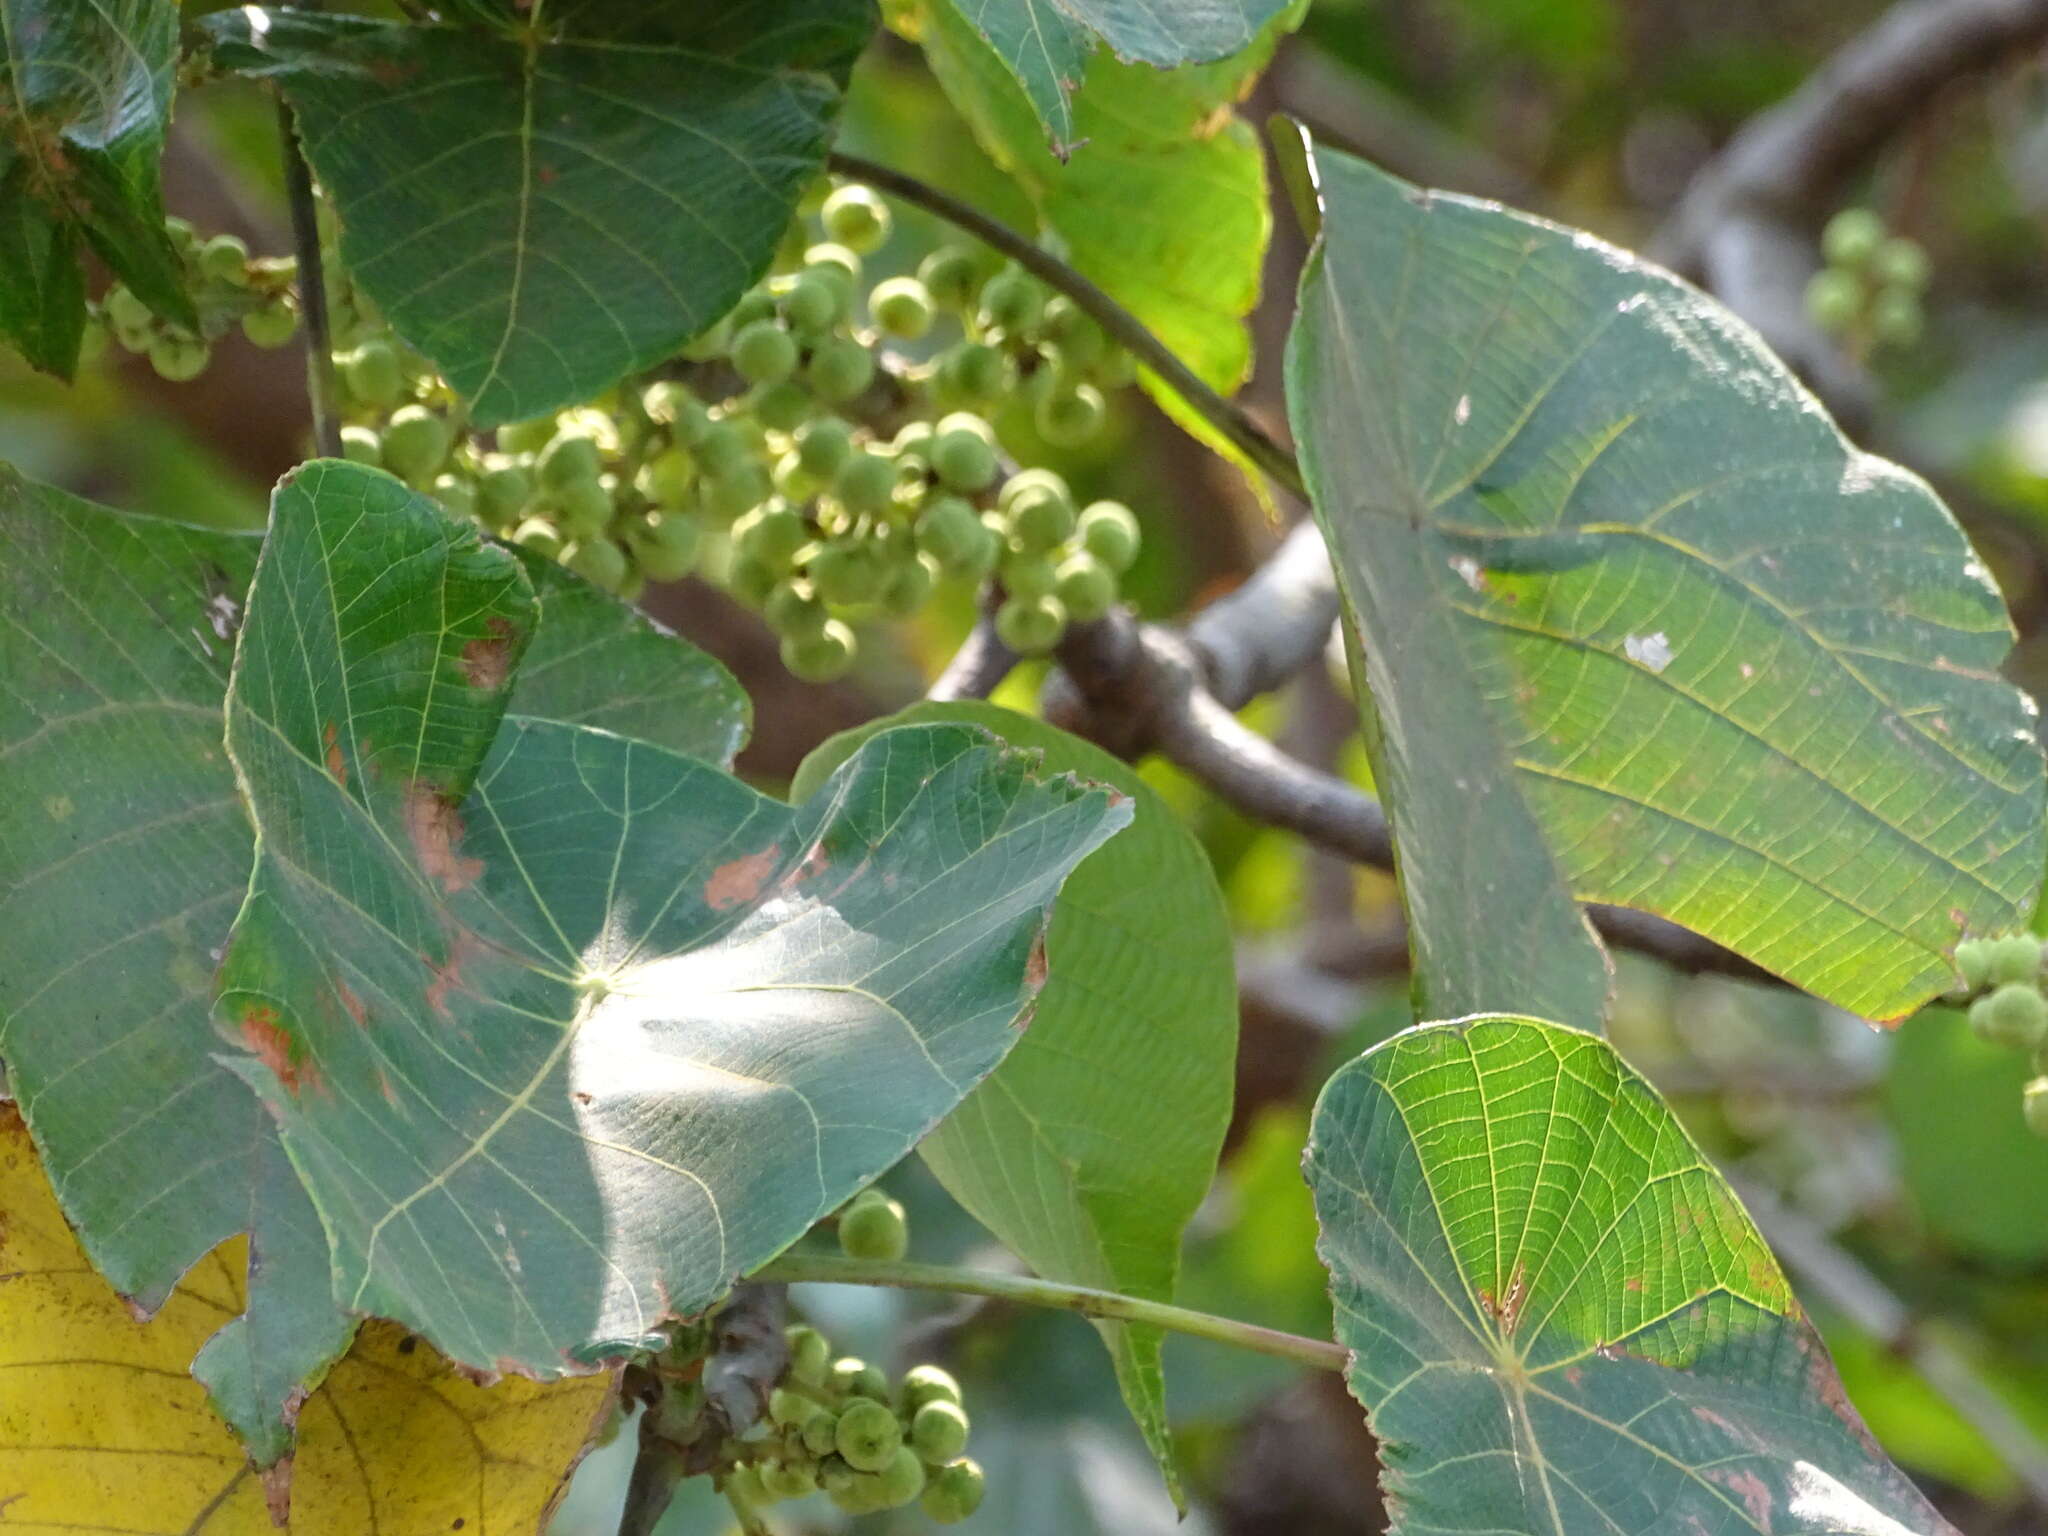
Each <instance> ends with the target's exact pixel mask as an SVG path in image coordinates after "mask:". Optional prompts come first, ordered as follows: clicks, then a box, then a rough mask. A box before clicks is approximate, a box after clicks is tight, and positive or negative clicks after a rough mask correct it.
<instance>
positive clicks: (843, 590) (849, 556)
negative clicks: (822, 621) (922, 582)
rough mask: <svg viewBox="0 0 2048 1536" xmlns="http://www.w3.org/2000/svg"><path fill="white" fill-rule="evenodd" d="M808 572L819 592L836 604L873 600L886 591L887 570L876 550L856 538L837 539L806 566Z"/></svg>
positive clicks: (836, 606) (825, 598)
mask: <svg viewBox="0 0 2048 1536" xmlns="http://www.w3.org/2000/svg"><path fill="white" fill-rule="evenodd" d="M804 574H805V575H807V576H809V577H810V579H811V585H812V586H814V587H816V588H817V590H818V596H820V597H822V598H823V599H824V600H825V601H826V602H828V603H830V604H832V605H833V606H834V607H835V608H849V607H853V606H855V605H856V604H860V603H872V602H873V601H875V599H877V598H878V597H880V596H881V595H882V582H883V580H884V579H885V577H886V576H887V572H886V571H885V570H884V569H883V567H882V562H881V560H880V559H879V558H878V557H877V555H876V552H875V550H874V549H873V548H872V547H871V546H870V545H869V544H868V543H867V542H866V541H865V540H861V539H854V538H841V539H834V540H832V541H831V542H830V543H829V544H827V545H825V546H824V547H823V548H822V549H820V550H819V551H818V552H817V553H816V554H814V555H812V556H811V557H810V559H809V561H807V562H806V564H805V566H804Z"/></svg>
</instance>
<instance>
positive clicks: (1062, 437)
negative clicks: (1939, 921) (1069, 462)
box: [1031, 384, 1105, 448]
mask: <svg viewBox="0 0 2048 1536" xmlns="http://www.w3.org/2000/svg"><path fill="white" fill-rule="evenodd" d="M1104 411H1105V407H1104V405H1103V401H1102V391H1101V390H1099V389H1097V388H1096V387H1095V386H1094V385H1093V384H1076V385H1075V386H1074V387H1073V388H1072V389H1070V390H1054V391H1051V392H1049V393H1047V394H1046V395H1045V396H1044V397H1043V398H1041V399H1040V400H1039V402H1038V409H1037V410H1036V411H1034V412H1033V413H1032V418H1031V419H1032V421H1033V422H1034V423H1035V424H1036V426H1037V427H1038V435H1039V436H1040V437H1042V438H1044V439H1045V440H1046V441H1047V442H1048V443H1051V444H1052V445H1053V446H1054V447H1056V448H1072V447H1076V446H1078V445H1080V444H1082V443H1085V442H1087V441H1088V440H1089V439H1090V438H1092V437H1093V436H1095V434H1096V433H1097V432H1099V431H1101V430H1102V418H1103V415H1104Z"/></svg>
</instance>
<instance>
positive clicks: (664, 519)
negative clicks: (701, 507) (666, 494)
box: [626, 507, 703, 581]
mask: <svg viewBox="0 0 2048 1536" xmlns="http://www.w3.org/2000/svg"><path fill="white" fill-rule="evenodd" d="M702 534H703V529H702V528H701V527H700V526H699V524H698V522H697V519H696V518H694V517H692V516H691V515H690V514H689V513H687V512H679V511H675V510H673V509H664V508H659V507H657V508H654V509H652V510H650V511H647V512H645V513H642V514H641V515H640V516H639V517H638V518H636V519H635V520H634V521H633V523H632V525H631V528H630V530H629V531H628V533H627V536H626V547H627V548H628V549H630V550H631V551H632V552H633V559H634V560H635V562H636V563H637V564H638V565H639V567H640V570H641V571H642V572H643V573H645V574H646V575H647V576H649V577H651V578H653V579H654V580H655V581H681V580H682V579H683V578H684V577H685V576H687V575H689V574H690V569H691V567H692V566H694V565H696V563H697V549H698V546H699V544H700V543H701V542H702Z"/></svg>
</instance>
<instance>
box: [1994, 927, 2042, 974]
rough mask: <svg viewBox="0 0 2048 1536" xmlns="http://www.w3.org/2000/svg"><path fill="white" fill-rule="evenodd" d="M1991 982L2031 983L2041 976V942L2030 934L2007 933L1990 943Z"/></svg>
mask: <svg viewBox="0 0 2048 1536" xmlns="http://www.w3.org/2000/svg"><path fill="white" fill-rule="evenodd" d="M1990 959H1991V966H1990V970H1991V980H1992V981H1994V982H2008V981H2025V982H2032V981H2035V980H2037V979H2038V978H2039V977H2040V975H2041V941H2040V939H2038V938H2037V937H2035V936H2034V935H2033V934H2031V933H2009V934H2007V935H2006V936H2005V937H2004V938H2002V939H1993V940H1992V941H1991V956H1990Z"/></svg>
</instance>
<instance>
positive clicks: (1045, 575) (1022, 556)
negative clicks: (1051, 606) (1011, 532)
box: [997, 549, 1060, 602]
mask: <svg viewBox="0 0 2048 1536" xmlns="http://www.w3.org/2000/svg"><path fill="white" fill-rule="evenodd" d="M997 569H998V570H999V571H1000V572H1001V573H1002V578H1003V590H1004V591H1005V592H1007V593H1009V595H1010V596H1011V597H1015V598H1022V599H1023V600H1024V601H1026V602H1035V601H1036V600H1037V599H1039V598H1041V597H1050V596H1052V594H1053V592H1054V590H1055V589H1056V588H1057V587H1058V586H1059V579H1060V578H1059V568H1058V567H1057V566H1055V565H1054V564H1053V563H1052V560H1051V558H1050V557H1049V556H1046V555H1041V554H1038V553H1036V552H1035V551H1032V550H1027V549H1010V550H1006V551H1004V553H1003V557H1002V563H1001V564H1000V565H999V566H998V567H997Z"/></svg>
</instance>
